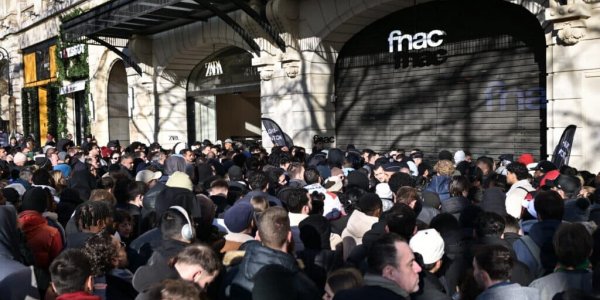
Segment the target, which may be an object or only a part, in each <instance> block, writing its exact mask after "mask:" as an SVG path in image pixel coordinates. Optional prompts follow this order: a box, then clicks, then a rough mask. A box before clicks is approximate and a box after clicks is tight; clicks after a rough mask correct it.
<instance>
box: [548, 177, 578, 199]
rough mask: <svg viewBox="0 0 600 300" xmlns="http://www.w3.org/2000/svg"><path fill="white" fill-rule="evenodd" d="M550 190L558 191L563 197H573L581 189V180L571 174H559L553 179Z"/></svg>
mask: <svg viewBox="0 0 600 300" xmlns="http://www.w3.org/2000/svg"><path fill="white" fill-rule="evenodd" d="M552 190H554V191H556V192H558V194H559V195H560V196H561V197H562V198H563V199H574V198H576V197H577V195H579V192H580V191H581V181H580V180H579V178H577V177H575V176H573V175H564V174H561V175H560V176H558V178H557V179H556V180H554V182H553V187H552Z"/></svg>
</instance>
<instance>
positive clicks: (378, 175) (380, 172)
mask: <svg viewBox="0 0 600 300" xmlns="http://www.w3.org/2000/svg"><path fill="white" fill-rule="evenodd" d="M373 176H375V179H377V181H379V182H387V181H388V178H387V176H386V174H385V169H384V168H383V164H378V165H376V166H375V167H374V168H373Z"/></svg>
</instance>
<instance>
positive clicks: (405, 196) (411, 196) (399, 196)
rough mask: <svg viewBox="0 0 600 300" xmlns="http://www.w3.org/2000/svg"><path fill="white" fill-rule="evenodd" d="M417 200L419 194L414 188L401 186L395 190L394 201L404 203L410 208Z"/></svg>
mask: <svg viewBox="0 0 600 300" xmlns="http://www.w3.org/2000/svg"><path fill="white" fill-rule="evenodd" d="M418 200H419V194H418V191H417V189H416V188H414V187H410V186H403V187H401V188H399V189H398V192H396V203H404V204H406V205H408V206H410V207H411V208H414V207H415V204H416V202H417V201H418Z"/></svg>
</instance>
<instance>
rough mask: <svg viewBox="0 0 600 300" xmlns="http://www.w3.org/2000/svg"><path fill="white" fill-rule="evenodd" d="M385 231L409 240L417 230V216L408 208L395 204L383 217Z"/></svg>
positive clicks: (401, 204)
mask: <svg viewBox="0 0 600 300" xmlns="http://www.w3.org/2000/svg"><path fill="white" fill-rule="evenodd" d="M385 224H386V225H385V226H386V231H388V232H393V233H395V234H398V235H400V236H401V237H402V238H404V239H405V240H407V241H408V240H410V238H411V237H412V236H413V234H414V233H415V231H416V230H417V215H416V214H415V212H414V210H412V208H410V206H408V205H406V204H404V203H396V204H394V206H392V208H390V210H388V211H387V213H386V215H385Z"/></svg>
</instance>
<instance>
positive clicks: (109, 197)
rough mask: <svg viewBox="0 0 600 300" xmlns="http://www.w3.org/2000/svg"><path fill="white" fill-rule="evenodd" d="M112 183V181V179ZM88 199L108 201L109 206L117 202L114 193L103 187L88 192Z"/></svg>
mask: <svg viewBox="0 0 600 300" xmlns="http://www.w3.org/2000/svg"><path fill="white" fill-rule="evenodd" d="M113 183H114V181H113ZM89 200H90V201H106V202H108V203H110V205H111V206H115V204H117V199H116V198H115V195H113V194H112V193H111V192H110V191H108V190H105V189H94V190H92V192H91V193H90V198H89Z"/></svg>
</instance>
